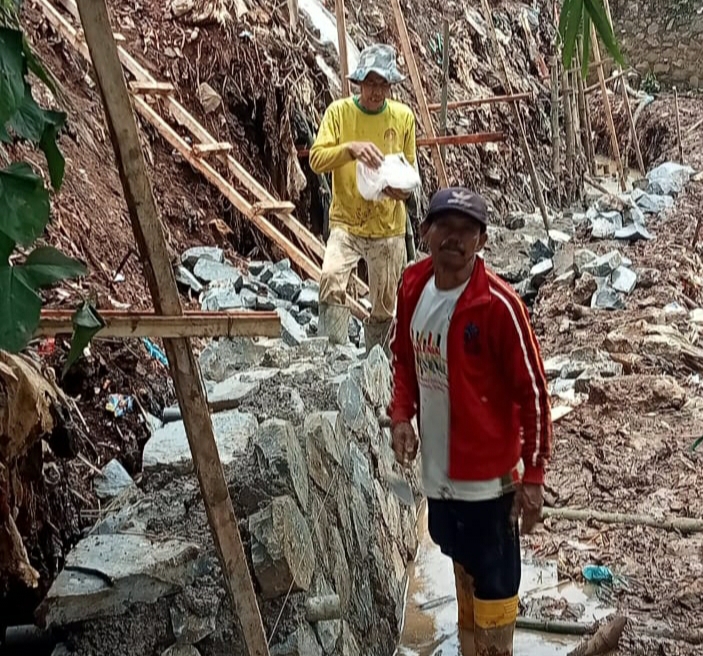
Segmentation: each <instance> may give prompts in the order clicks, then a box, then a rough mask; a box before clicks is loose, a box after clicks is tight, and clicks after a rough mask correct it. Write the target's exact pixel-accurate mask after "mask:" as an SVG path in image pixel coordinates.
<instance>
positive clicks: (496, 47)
mask: <svg viewBox="0 0 703 656" xmlns="http://www.w3.org/2000/svg"><path fill="white" fill-rule="evenodd" d="M481 5H482V7H483V14H484V16H483V18H484V20H485V21H486V23H487V25H488V31H489V32H490V35H491V42H492V46H493V52H496V53H498V56H499V57H500V65H501V73H502V82H503V86H504V87H505V90H506V91H507V92H508V93H509V94H511V95H512V93H513V85H512V84H510V78H509V77H508V67H507V66H506V64H505V58H504V57H503V51H502V50H501V49H500V43H499V41H498V35H497V34H496V28H495V25H494V24H493V14H491V8H490V6H489V5H488V0H481ZM511 105H512V108H513V113H514V114H515V120H516V121H517V124H518V127H519V129H520V145H521V147H522V153H523V156H524V158H525V161H526V162H527V168H528V170H529V172H530V181H531V182H532V192H533V193H534V195H535V201H536V202H537V206H538V207H539V211H540V213H541V214H542V221H543V222H544V229H545V230H546V231H547V232H549V227H550V226H549V214H548V213H547V205H546V204H545V202H544V195H543V194H542V187H541V186H540V182H539V178H538V177H537V170H536V169H535V162H534V160H533V159H532V152H531V151H530V144H529V143H528V142H527V132H526V131H525V124H524V122H523V120H522V115H521V114H520V109H519V107H518V106H517V103H516V102H513V103H511Z"/></svg>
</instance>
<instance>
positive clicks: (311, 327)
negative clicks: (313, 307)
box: [305, 317, 320, 337]
mask: <svg viewBox="0 0 703 656" xmlns="http://www.w3.org/2000/svg"><path fill="white" fill-rule="evenodd" d="M319 326H320V320H319V319H318V318H317V317H313V318H312V319H311V320H310V323H309V324H308V325H307V326H305V330H306V332H307V334H308V336H309V337H314V336H315V335H317V333H318V330H319Z"/></svg>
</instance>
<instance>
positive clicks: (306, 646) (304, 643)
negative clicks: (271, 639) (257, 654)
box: [271, 622, 323, 656]
mask: <svg viewBox="0 0 703 656" xmlns="http://www.w3.org/2000/svg"><path fill="white" fill-rule="evenodd" d="M322 654H323V651H322V647H320V643H319V642H318V641H317V638H316V637H315V632H314V631H313V630H312V627H311V626H310V625H309V624H308V623H307V622H303V623H302V624H301V625H300V626H299V627H298V628H297V629H296V630H295V631H294V632H293V633H291V634H290V635H289V636H288V637H287V638H286V639H285V641H284V642H282V643H281V644H278V645H276V646H274V647H272V648H271V656H322Z"/></svg>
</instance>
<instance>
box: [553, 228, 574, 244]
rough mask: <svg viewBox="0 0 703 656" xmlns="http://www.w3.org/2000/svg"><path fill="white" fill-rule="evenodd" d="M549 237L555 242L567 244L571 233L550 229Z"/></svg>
mask: <svg viewBox="0 0 703 656" xmlns="http://www.w3.org/2000/svg"><path fill="white" fill-rule="evenodd" d="M549 238H550V239H551V240H552V241H553V242H555V243H557V244H568V243H569V242H570V241H571V235H568V234H567V233H565V232H562V231H561V230H550V231H549Z"/></svg>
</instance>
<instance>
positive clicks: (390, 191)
mask: <svg viewBox="0 0 703 656" xmlns="http://www.w3.org/2000/svg"><path fill="white" fill-rule="evenodd" d="M383 193H384V194H386V196H388V198H392V199H393V200H408V198H410V194H409V193H408V192H406V191H401V190H400V189H395V188H394V187H386V188H385V189H384V190H383Z"/></svg>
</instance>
